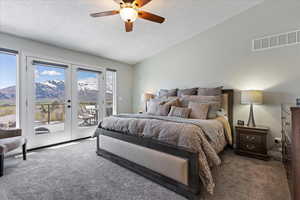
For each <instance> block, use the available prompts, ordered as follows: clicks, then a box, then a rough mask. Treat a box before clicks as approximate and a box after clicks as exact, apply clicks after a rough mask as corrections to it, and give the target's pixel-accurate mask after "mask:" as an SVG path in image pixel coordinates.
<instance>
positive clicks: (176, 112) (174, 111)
mask: <svg viewBox="0 0 300 200" xmlns="http://www.w3.org/2000/svg"><path fill="white" fill-rule="evenodd" d="M190 112H191V109H190V108H181V107H176V106H172V107H171V110H170V112H169V114H168V116H169V117H181V118H188V117H189V115H190Z"/></svg>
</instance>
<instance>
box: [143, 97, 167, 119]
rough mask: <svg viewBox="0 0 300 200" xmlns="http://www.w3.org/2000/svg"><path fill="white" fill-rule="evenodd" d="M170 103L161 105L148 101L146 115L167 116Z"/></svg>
mask: <svg viewBox="0 0 300 200" xmlns="http://www.w3.org/2000/svg"><path fill="white" fill-rule="evenodd" d="M170 107H171V106H170V105H161V104H160V103H158V102H154V101H150V102H149V104H148V110H147V114H148V115H157V116H167V115H168V114H169V111H170Z"/></svg>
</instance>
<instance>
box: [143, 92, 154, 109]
mask: <svg viewBox="0 0 300 200" xmlns="http://www.w3.org/2000/svg"><path fill="white" fill-rule="evenodd" d="M154 97H155V95H154V94H151V93H144V101H145V111H146V112H147V104H148V101H150V99H153V98H154Z"/></svg>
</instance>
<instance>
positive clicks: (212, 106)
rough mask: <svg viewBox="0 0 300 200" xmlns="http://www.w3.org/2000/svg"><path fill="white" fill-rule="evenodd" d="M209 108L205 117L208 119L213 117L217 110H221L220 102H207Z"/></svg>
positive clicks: (215, 116)
mask: <svg viewBox="0 0 300 200" xmlns="http://www.w3.org/2000/svg"><path fill="white" fill-rule="evenodd" d="M208 104H209V109H208V114H207V118H208V119H215V118H217V116H218V112H219V111H220V110H221V103H220V102H209V103H208Z"/></svg>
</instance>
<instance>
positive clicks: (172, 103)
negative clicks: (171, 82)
mask: <svg viewBox="0 0 300 200" xmlns="http://www.w3.org/2000/svg"><path fill="white" fill-rule="evenodd" d="M164 105H169V106H170V107H172V106H176V107H181V102H180V100H179V98H176V99H173V100H169V101H168V102H166V103H165V104H164Z"/></svg>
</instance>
